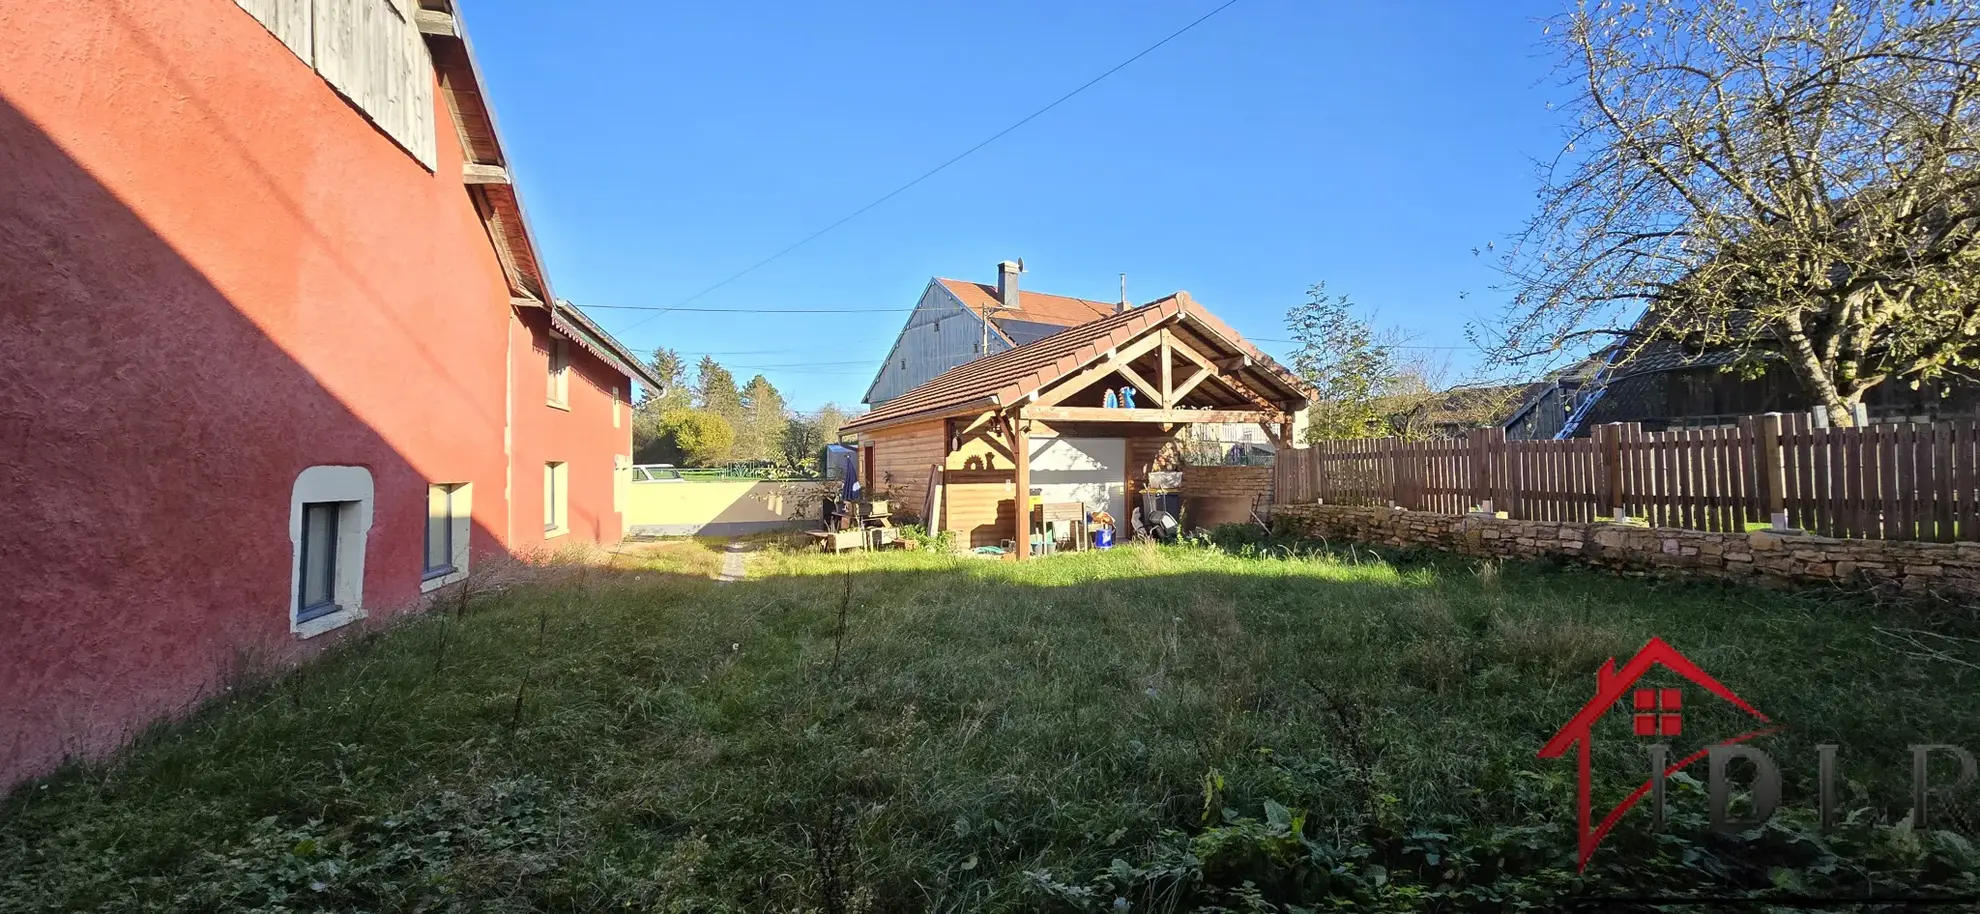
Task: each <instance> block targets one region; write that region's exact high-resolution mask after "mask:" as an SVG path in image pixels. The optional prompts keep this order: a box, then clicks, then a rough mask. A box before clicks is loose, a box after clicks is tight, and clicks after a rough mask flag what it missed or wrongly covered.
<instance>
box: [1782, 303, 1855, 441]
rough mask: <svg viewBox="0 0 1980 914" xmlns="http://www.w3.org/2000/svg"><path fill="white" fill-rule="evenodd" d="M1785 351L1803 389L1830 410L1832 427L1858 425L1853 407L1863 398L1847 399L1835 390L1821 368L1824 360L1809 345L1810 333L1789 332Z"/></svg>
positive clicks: (1791, 330)
mask: <svg viewBox="0 0 1980 914" xmlns="http://www.w3.org/2000/svg"><path fill="white" fill-rule="evenodd" d="M1786 348H1787V351H1786V353H1785V354H1786V355H1787V360H1788V368H1789V369H1790V370H1791V371H1793V372H1794V377H1795V379H1796V380H1798V381H1800V382H1801V386H1802V389H1804V390H1806V391H1807V392H1808V394H1809V395H1810V396H1812V397H1814V399H1815V402H1817V403H1820V404H1821V405H1822V406H1823V407H1824V408H1825V409H1827V410H1828V411H1829V424H1830V425H1832V426H1835V427H1838V428H1848V427H1849V426H1852V425H1855V424H1856V411H1855V410H1854V409H1853V407H1854V406H1855V405H1856V403H1857V402H1859V401H1861V400H1862V399H1863V395H1862V394H1861V393H1857V394H1853V395H1851V396H1850V397H1849V398H1848V399H1847V400H1845V399H1844V397H1843V395H1842V392H1841V391H1839V390H1837V389H1836V380H1835V378H1833V377H1831V376H1830V375H1829V372H1828V370H1827V369H1826V368H1824V367H1823V366H1822V359H1821V357H1820V356H1817V355H1816V354H1815V346H1814V344H1812V343H1811V342H1809V339H1808V334H1806V333H1805V332H1803V331H1802V330H1801V328H1799V327H1793V328H1791V329H1790V330H1789V332H1788V333H1787V347H1786Z"/></svg>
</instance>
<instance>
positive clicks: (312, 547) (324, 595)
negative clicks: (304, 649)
mask: <svg viewBox="0 0 1980 914" xmlns="http://www.w3.org/2000/svg"><path fill="white" fill-rule="evenodd" d="M371 512H372V483H371V471H369V470H366V469H365V468H364V467H352V466H315V467H310V468H308V469H306V470H304V471H302V473H301V474H299V475H297V476H296V483H295V487H294V488H293V489H291V490H290V493H289V543H290V545H291V546H292V547H293V548H294V560H293V562H292V564H291V565H290V570H291V577H290V584H289V608H288V616H289V629H290V631H293V632H295V633H296V634H298V635H300V636H302V637H305V638H307V637H310V636H312V635H318V634H322V633H323V632H326V631H329V630H331V629H334V628H337V627H338V626H342V625H348V624H350V623H351V622H355V621H357V620H358V619H362V618H364V552H365V542H366V539H367V537H368V536H369V534H370V532H371Z"/></svg>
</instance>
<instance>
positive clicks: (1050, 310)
mask: <svg viewBox="0 0 1980 914" xmlns="http://www.w3.org/2000/svg"><path fill="white" fill-rule="evenodd" d="M935 281H936V282H939V283H941V284H942V287H943V288H945V289H948V290H949V294H951V295H954V296H955V297H956V300H958V301H960V302H962V303H963V305H964V306H966V307H968V308H969V309H970V310H972V311H987V312H988V313H989V315H990V320H991V321H993V322H999V323H1001V322H1002V321H1003V320H1004V319H1007V318H1008V319H1011V320H1020V321H1030V322H1032V323H1035V324H1057V325H1059V326H1061V327H1070V326H1073V325H1074V324H1084V323H1086V322H1087V321H1090V320H1092V319H1094V318H1096V317H1105V316H1107V315H1109V314H1113V313H1114V303H1113V302H1104V301H1088V300H1087V299H1084V298H1072V297H1069V296H1065V295H1047V294H1045V293H1043V292H1027V291H1025V290H1024V289H1022V288H1020V289H1018V306H1017V308H1016V309H1015V310H1011V309H1004V310H1002V311H1001V313H1000V312H999V308H1000V306H1001V300H1000V299H998V298H997V287H996V286H993V285H988V284H985V283H980V282H969V281H966V280H961V279H937V280H935Z"/></svg>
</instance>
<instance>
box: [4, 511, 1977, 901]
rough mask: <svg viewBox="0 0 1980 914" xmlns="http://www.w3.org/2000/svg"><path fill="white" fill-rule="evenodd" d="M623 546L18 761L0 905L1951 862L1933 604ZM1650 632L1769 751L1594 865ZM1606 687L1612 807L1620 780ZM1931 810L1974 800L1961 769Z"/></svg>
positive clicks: (1418, 881)
mask: <svg viewBox="0 0 1980 914" xmlns="http://www.w3.org/2000/svg"><path fill="white" fill-rule="evenodd" d="M699 548H703V549H712V548H713V547H712V546H707V545H704V546H701V547H699ZM619 561H620V562H621V564H620V565H619V566H618V567H607V568H567V569H562V570H560V571H559V572H557V575H558V577H557V578H556V579H555V580H549V581H545V582H542V583H539V584H537V585H532V586H529V587H524V588H519V589H516V590H513V591H511V592H509V593H506V594H504V595H502V596H500V597H498V598H494V599H491V600H488V601H486V602H483V603H481V604H479V605H476V606H474V607H472V608H471V609H470V610H469V611H468V612H467V613H466V614H465V615H462V616H459V617H454V616H428V617H425V618H421V619H417V620H412V621H409V622H408V623H406V624H404V625H402V626H400V627H399V628H397V629H396V630H393V631H391V632H388V633H384V634H382V635H378V636H373V637H371V638H368V639H365V640H363V641H362V642H359V643H355V644H352V645H349V646H347V647H344V648H341V649H339V650H338V651H336V652H334V653H333V654H332V655H331V656H329V657H326V658H325V659H324V660H323V661H322V662H319V663H316V664H313V665H311V666H309V667H307V668H304V669H302V670H298V671H296V672H294V673H292V674H290V675H287V676H284V677H282V678H280V679H278V680H275V681H272V682H269V683H265V684H262V685H260V686H256V687H252V688H245V689H243V690H241V692H240V693H238V694H237V695H236V696H234V697H233V698H231V699H229V700H227V701H224V702H220V703H216V704H215V705H214V706H212V707H209V708H208V709H206V710H205V711H204V712H202V713H201V714H199V715H197V716H196V717H195V718H194V719H192V720H190V721H187V722H184V723H181V724H178V725H173V726H169V727H164V728H160V729H159V730H157V731H155V732H154V733H152V734H150V735H149V736H147V737H146V738H145V739H144V740H143V741H141V743H140V744H139V745H138V746H136V747H134V748H133V749H132V750H131V751H129V752H128V753H126V754H125V755H123V756H122V757H121V758H119V759H118V760H117V761H116V762H114V763H113V764H109V765H103V766H96V767H91V768H76V769H71V770H68V771H66V772H64V773H62V774H61V775H59V776H57V777H55V778H53V779H51V780H49V781H46V782H43V783H41V784H34V785H30V786H29V788H28V789H26V790H23V791H21V792H18V793H17V794H16V795H15V796H14V797H13V798H11V799H10V800H9V801H8V803H7V805H6V807H5V811H4V813H0V817H3V818H0V869H4V871H5V873H6V875H0V897H12V898H22V899H30V900H32V901H33V902H34V903H38V904H40V905H42V906H45V907H49V908H59V909H86V908H89V907H92V906H101V905H109V904H113V903H115V902H116V900H118V899H124V900H129V899H140V900H143V901H145V902H147V903H152V904H155V905H156V906H158V907H161V908H168V909H169V908H182V909H196V908H210V907H222V906H236V907H245V906H252V905H265V904H275V903H284V902H279V901H278V900H279V899H284V898H287V899H305V900H307V901H308V903H309V904H312V905H323V906H328V907H335V908H358V907H363V908H410V907H417V906H420V905H427V904H434V903H439V902H440V901H442V900H445V899H453V900H459V901H461V902H464V903H468V904H469V905H471V906H476V907H484V908H488V907H496V908H499V907H504V906H508V907H519V908H539V909H553V910H577V909H593V908H597V907H601V906H605V905H610V906H612V907H620V906H621V905H629V906H631V907H634V908H654V907H661V906H663V905H676V906H678V907H679V908H680V909H683V910H688V909H707V910H726V909H736V910H756V909H768V908H785V909H792V908H808V909H814V910H826V911H852V910H893V909H928V910H984V909H993V910H995V909H1001V910H1036V909H1040V908H1046V909H1068V910H1077V909H1083V908H1091V909H1095V910H1103V909H1107V908H1108V907H1109V906H1111V905H1112V903H1113V901H1114V899H1115V898H1116V897H1120V898H1124V899H1128V900H1129V902H1130V903H1131V904H1132V905H1134V906H1135V909H1139V910H1147V909H1151V908H1152V909H1165V908H1167V909H1178V910H1180V909H1187V908H1191V907H1200V906H1204V905H1211V904H1224V905H1235V904H1238V903H1239V901H1241V900H1242V899H1243V897H1245V893H1246V892H1253V893H1257V894H1258V896H1259V897H1260V898H1261V899H1263V902H1269V903H1272V904H1290V903H1294V902H1303V903H1313V902H1316V901H1320V900H1322V899H1326V898H1334V899H1348V900H1356V901H1358V902H1359V903H1362V904H1364V905H1371V904H1372V905H1392V906H1402V907H1420V906H1423V905H1424V904H1427V903H1428V901H1426V899H1428V900H1436V903H1437V904H1441V905H1445V906H1455V907H1469V906H1476V905H1478V904H1485V903H1487V902H1488V901H1489V899H1500V901H1506V900H1510V899H1516V898H1524V899H1530V900H1536V899H1537V900H1539V901H1540V902H1543V903H1544V902H1545V901H1546V900H1548V899H1556V898H1560V897H1563V896H1567V895H1586V894H1590V893H1593V894H1603V893H1615V892H1628V891H1635V890H1641V889H1644V888H1646V887H1654V888H1657V889H1658V890H1661V891H1707V892H1739V893H1748V892H1771V891H1780V890H1781V886H1783V885H1784V884H1786V880H1787V879H1788V878H1789V877H1792V879H1793V880H1796V882H1795V884H1796V885H1799V886H1800V887H1801V889H1802V890H1805V891H1807V892H1830V891H1861V890H1865V889H1866V887H1878V886H1881V887H1882V888H1884V889H1886V890H1891V889H1896V888H1902V889H1905V890H1909V891H1919V892H1946V891H1955V890H1959V889H1961V887H1969V888H1970V884H1971V882H1972V865H1971V862H1972V861H1971V855H1970V853H1965V852H1962V851H1961V850H1960V848H1959V846H1958V845H1956V844H1951V843H1948V844H1945V845H1944V846H1942V845H1941V843H1940V842H1941V841H1946V840H1949V839H1941V838H1939V837H1937V836H1936V835H1935V834H1933V833H1930V832H1925V833H1913V832H1910V831H1908V830H1905V831H1903V832H1902V833H1901V832H1900V830H1898V829H1893V828H1890V827H1888V826H1889V823H1893V822H1896V821H1897V820H1898V818H1899V817H1901V816H1902V815H1903V812H1904V810H1905V809H1906V807H1907V805H1908V802H1909V799H1908V798H1909V793H1908V792H1907V783H1908V782H1907V780H1906V778H1907V777H1908V772H1909V767H1908V766H1909V757H1908V755H1906V754H1905V753H1904V751H1903V749H1902V747H1903V746H1904V745H1906V744H1907V743H1912V742H1947V743H1958V744H1965V745H1971V746H1976V747H1980V719H1976V717H1975V715H1973V714H1972V713H1971V711H1970V709H1969V708H1968V707H1967V706H1966V705H1965V703H1964V702H1963V700H1961V699H1959V698H1958V697H1957V696H1958V695H1960V694H1970V693H1971V692H1972V686H1973V680H1972V678H1971V675H1970V674H1969V673H1968V672H1967V671H1965V670H1964V669H1963V668H1961V667H1959V666H1957V665H1955V664H1946V663H1937V662H1932V661H1928V660H1920V659H1908V658H1905V657H1903V656H1902V655H1900V654H1897V653H1895V652H1893V651H1892V650H1891V649H1890V648H1889V647H1888V646H1886V644H1885V643H1884V642H1882V641H1880V640H1879V638H1878V636H1877V630H1878V629H1880V628H1885V629H1888V628H1892V627H1918V628H1921V629H1922V628H1926V627H1936V628H1937V629H1939V630H1944V622H1943V620H1935V619H1928V618H1925V617H1923V616H1903V615H1893V614H1889V613H1881V614H1873V613H1872V612H1871V611H1869V610H1866V609H1865V608H1863V607H1859V606H1850V605H1847V604H1839V603H1835V602H1825V601H1819V600H1812V599H1808V598H1805V597H1791V596H1784V595H1777V594H1769V593H1759V592H1752V591H1746V590H1740V589H1737V588H1725V587H1717V586H1682V585H1671V584H1652V583H1646V582H1640V581H1625V580H1618V579H1616V578H1613V577H1607V576H1603V575H1599V574H1595V573H1585V572H1570V571H1548V570H1544V569H1538V568H1531V567H1525V566H1516V565H1508V566H1496V565H1492V566H1481V565H1477V564H1473V563H1462V562H1455V561H1438V560H1431V559H1427V558H1425V557H1413V558H1411V559H1409V560H1407V561H1402V562H1390V561H1385V560H1382V559H1381V558H1379V557H1376V556H1373V555H1371V554H1370V553H1368V552H1366V551H1365V550H1355V551H1353V552H1345V551H1344V552H1343V553H1341V554H1332V553H1312V552H1308V553H1302V554H1298V555H1295V556H1293V557H1290V558H1259V557H1247V556H1242V555H1232V554H1229V553H1226V552H1223V551H1219V550H1213V549H1207V548H1128V549H1119V550H1114V551H1113V552H1111V553H1089V554H1082V555H1073V556H1062V557H1058V558H1054V559H1050V560H1046V561H1039V562H1032V563H1024V564H1018V563H1007V562H996V561H983V560H976V559H970V558H959V557H951V556H943V555H929V554H925V553H908V554H886V555H853V556H845V557H830V556H817V555H797V554H792V553H788V552H785V551H783V550H780V549H778V548H775V547H774V545H772V546H770V547H769V548H765V549H763V550H762V551H760V552H758V553H756V554H754V555H752V557H751V559H750V565H751V567H750V571H749V578H748V579H746V580H744V581H741V582H737V583H731V584H722V585H717V584H716V583H714V582H713V581H712V580H710V579H709V577H708V574H707V571H706V568H705V564H704V563H702V562H701V561H700V559H699V558H695V557H692V556H690V557H679V556H675V557H668V556H664V555H663V556H658V557H645V558H630V559H628V558H626V557H621V558H620V559H619ZM629 562H636V563H638V564H627V563H629ZM683 568H687V569H692V571H691V572H690V573H682V572H681V571H680V570H678V569H683ZM1959 631H1964V630H1959ZM1968 634H1970V632H1968ZM1652 635H1656V636H1661V637H1663V638H1665V639H1666V640H1669V641H1671V642H1672V643H1673V644H1675V645H1677V646H1678V647H1679V648H1680V649H1681V650H1684V651H1685V652H1686V653H1688V654H1689V655H1690V656H1691V657H1692V659H1694V660H1695V661H1697V662H1698V663H1699V664H1701V665H1702V666H1704V667H1705V668H1706V669H1707V670H1710V671H1712V672H1714V673H1715V674H1716V675H1718V676H1719V677H1720V678H1721V679H1722V680H1723V681H1725V682H1726V683H1727V684H1728V685H1730V686H1731V687H1732V688H1734V689H1735V690H1736V691H1738V692H1739V693H1740V694H1741V695H1742V696H1743V697H1745V698H1746V699H1747V700H1749V701H1750V702H1752V703H1753V704H1754V705H1755V706H1757V707H1759V708H1761V709H1763V710H1764V711H1765V712H1767V713H1768V714H1769V715H1770V716H1772V717H1774V718H1775V719H1776V720H1777V721H1780V722H1782V723H1785V724H1786V725H1787V726H1788V727H1789V729H1788V730H1787V731H1786V732H1785V733H1783V734H1781V735H1779V736H1777V737H1770V738H1769V741H1768V742H1767V744H1766V746H1765V748H1766V749H1767V751H1769V752H1770V753H1772V754H1773V755H1774V756H1775V758H1777V759H1778V760H1779V761H1780V762H1781V765H1782V769H1783V771H1782V774H1783V777H1784V780H1785V784H1786V795H1785V798H1784V803H1783V808H1784V813H1783V814H1782V815H1781V816H1777V817H1776V823H1777V824H1776V826H1770V828H1768V829H1762V830H1760V831H1758V832H1756V833H1754V834H1753V835H1749V836H1746V837H1743V838H1737V839H1725V838H1715V837H1710V836H1706V835H1704V834H1702V832H1703V830H1704V829H1703V818H1702V817H1703V814H1704V806H1703V802H1702V798H1701V797H1700V796H1698V795H1697V793H1696V791H1695V790H1692V789H1691V788H1690V787H1688V786H1686V785H1683V784H1679V785H1676V786H1674V787H1673V797H1672V808H1673V812H1672V815H1671V816H1670V826H1669V828H1668V829H1667V834H1666V835H1665V836H1663V837H1662V838H1660V837H1659V836H1656V835H1652V834H1650V833H1649V830H1648V826H1647V823H1646V821H1645V820H1646V818H1647V817H1646V816H1644V815H1642V814H1641V813H1634V814H1632V818H1631V820H1629V821H1626V822H1625V824H1624V826H1623V827H1622V828H1619V829H1618V831H1617V833H1616V834H1615V835H1614V836H1612V837H1611V839H1610V841H1609V843H1608V844H1607V845H1606V846H1605V849H1604V850H1603V851H1602V852H1601V853H1600V854H1599V855H1598V856H1597V858H1596V865H1595V866H1594V867H1593V868H1591V871H1590V874H1589V875H1588V876H1587V877H1580V876H1577V875H1576V874H1575V873H1574V868H1573V860H1572V855H1573V849H1574V837H1573V830H1574V772H1573V770H1572V767H1573V766H1572V764H1571V763H1568V762H1547V761H1541V760H1538V759H1536V758H1534V752H1535V751H1536V750H1537V749H1538V748H1539V746H1540V745H1541V743H1543V742H1544V741H1545V740H1546V739H1547V737H1548V736H1550V735H1551V734H1552V733H1553V732H1554V730H1555V729H1556V728H1557V727H1558V726H1559V725H1560V724H1561V723H1562V722H1564V721H1565V720H1566V719H1567V718H1568V717H1569V716H1570V715H1571V714H1572V713H1573V712H1574V710H1575V709H1577V708H1578V707H1579V706H1580V705H1581V703H1582V702H1584V701H1585V700H1586V699H1587V697H1588V695H1589V694H1591V693H1592V691H1593V688H1594V680H1595V676H1594V674H1595V670H1596V669H1597V667H1599V665H1600V664H1601V662H1602V660H1604V659H1606V658H1608V657H1610V656H1612V655H1613V656H1618V657H1627V655H1628V654H1630V653H1632V652H1634V651H1635V650H1636V649H1637V648H1638V647H1640V646H1641V645H1642V643H1643V642H1644V641H1645V640H1647V639H1648V638H1649V637H1650V636H1652ZM1866 695H1875V696H1880V697H1879V699H1878V700H1877V703H1875V704H1872V703H1869V702H1866V701H1865V699H1864V696H1866ZM1686 715H1687V716H1686V720H1685V726H1686V728H1687V729H1686V733H1687V734H1696V739H1698V740H1701V741H1702V740H1704V739H1705V738H1707V737H1708V736H1712V735H1713V734H1719V735H1727V734H1729V733H1730V732H1735V731H1730V730H1722V729H1721V728H1725V727H1731V726H1734V725H1735V724H1736V723H1737V722H1736V720H1735V718H1734V715H1733V714H1730V713H1726V712H1725V711H1723V710H1721V709H1717V708H1714V707H1712V706H1710V705H1709V703H1704V702H1700V703H1698V705H1697V706H1696V707H1695V708H1694V707H1687V708H1686ZM1611 717H1613V718H1617V719H1616V720H1614V721H1607V722H1605V724H1604V726H1605V727H1610V728H1611V729H1609V730H1605V731H1604V733H1603V737H1602V740H1601V742H1600V745H1599V747H1598V751H1597V754H1596V760H1595V768H1596V775H1597V782H1596V787H1597V797H1596V801H1597V806H1598V807H1599V808H1607V806H1608V805H1610V804H1612V803H1613V802H1614V800H1615V799H1616V798H1618V797H1619V796H1620V795H1621V794H1622V793H1623V792H1625V791H1627V790H1628V789H1630V788H1632V787H1634V786H1635V784H1636V783H1639V782H1640V781H1641V779H1642V777H1643V775H1642V774H1641V773H1640V769H1641V768H1642V767H1643V764H1644V763H1643V759H1644V758H1645V756H1644V754H1643V750H1642V747H1641V745H1639V743H1640V742H1641V741H1639V740H1635V739H1634V738H1632V737H1631V736H1629V734H1628V730H1627V728H1628V723H1627V721H1626V720H1622V719H1621V718H1622V717H1624V715H1620V714H1617V715H1611ZM1673 742H1678V743H1682V742H1683V740H1673ZM1819 743H1836V744H1839V745H1840V746H1841V747H1842V748H1841V751H1840V756H1841V765H1842V769H1843V774H1844V779H1845V781H1846V783H1844V784H1843V785H1841V786H1840V791H1841V794H1842V795H1841V796H1840V797H1839V800H1840V803H1841V805H1842V806H1843V808H1845V809H1846V810H1854V811H1855V812H1854V813H1853V814H1854V815H1856V816H1858V817H1859V818H1860V819H1861V822H1860V823H1858V825H1855V826H1852V828H1854V829H1855V830H1854V831H1848V832H1845V833H1838V834H1834V835H1830V836H1822V837H1818V836H1815V835H1813V833H1812V832H1811V831H1810V830H1809V829H1807V828H1805V827H1804V825H1805V821H1806V818H1807V816H1805V815H1803V813H1805V812H1807V808H1808V807H1809V806H1810V805H1812V799H1811V798H1812V796H1813V778H1814V772H1815V766H1814V758H1815V755H1814V749H1813V747H1814V746H1815V745H1816V744H1819ZM1700 768H1701V769H1702V765H1701V766H1700ZM1955 775H1956V772H1951V771H1948V772H1946V773H1944V774H1943V775H1942V777H1943V779H1944V780H1946V781H1950V780H1952V778H1953V777H1954V776H1955ZM1700 777H1701V778H1702V777H1703V774H1702V770H1701V772H1700ZM1945 812H1946V815H1947V819H1946V822H1947V823H1948V824H1955V825H1959V826H1960V827H1964V824H1965V823H1970V822H1972V821H1974V820H1973V819H1972V818H1970V814H1971V807H1970V800H1968V799H1962V800H1960V801H1958V802H1956V803H1953V804H1949V805H1948V806H1947V807H1946V809H1945ZM1961 816H1968V818H1963V819H1962V818H1960V817H1961ZM1295 817H1296V818H1297V822H1296V823H1295ZM1879 823H1882V826H1880V825H1879ZM1295 826H1296V827H1295ZM1969 833H1970V831H1969ZM1907 836H1908V837H1907ZM1907 841H1908V842H1909V843H1907ZM1963 853H1964V856H1962V854H1963ZM1247 882H1248V883H1249V884H1250V885H1251V888H1250V889H1246V888H1244V886H1245V884H1246V883H1247ZM284 893H287V894H284ZM1467 893H1469V894H1467ZM1412 899H1414V900H1415V901H1414V902H1412ZM1263 902H1261V903H1263ZM1490 903H1491V904H1497V903H1499V902H1490ZM29 906H30V907H32V906H33V905H32V904H30V905H29ZM1267 909H1270V908H1267Z"/></svg>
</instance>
